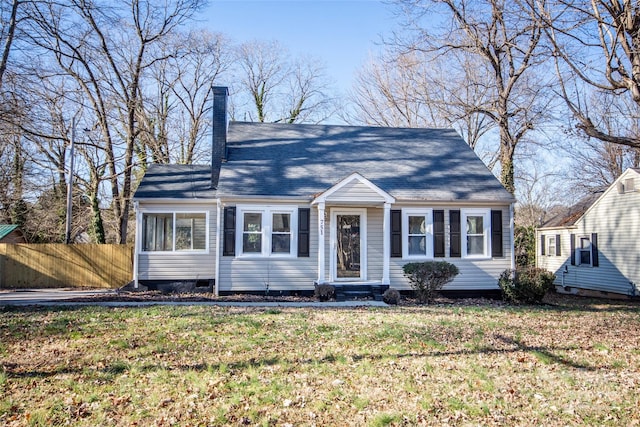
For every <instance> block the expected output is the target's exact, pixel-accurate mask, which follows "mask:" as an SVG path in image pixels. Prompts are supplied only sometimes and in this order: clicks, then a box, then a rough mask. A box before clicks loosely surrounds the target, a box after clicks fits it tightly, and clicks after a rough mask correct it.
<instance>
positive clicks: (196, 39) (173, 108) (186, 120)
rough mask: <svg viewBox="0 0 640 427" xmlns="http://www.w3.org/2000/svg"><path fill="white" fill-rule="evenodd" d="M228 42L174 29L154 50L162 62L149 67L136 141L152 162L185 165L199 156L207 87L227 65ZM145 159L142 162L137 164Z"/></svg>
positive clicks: (207, 107) (205, 131) (207, 123)
mask: <svg viewBox="0 0 640 427" xmlns="http://www.w3.org/2000/svg"><path fill="white" fill-rule="evenodd" d="M229 45H230V42H229V41H228V40H227V39H226V38H225V37H224V36H223V35H222V34H219V33H211V32H209V31H206V30H200V31H191V32H189V33H176V34H174V35H172V37H171V38H169V39H168V40H167V41H166V43H164V44H163V45H162V46H161V47H160V48H161V49H162V55H160V56H164V57H166V58H167V60H166V61H162V62H157V63H156V64H155V65H154V67H153V81H154V83H155V84H154V85H153V89H154V90H149V92H150V95H147V96H146V97H145V98H144V105H145V107H144V108H141V111H140V113H141V116H142V117H141V120H140V121H141V123H144V124H145V125H146V129H145V132H144V133H143V135H141V141H142V142H144V141H148V142H147V143H146V145H147V147H149V150H148V151H150V152H151V154H152V161H153V162H154V163H169V162H174V163H181V164H191V163H194V162H197V161H199V160H203V159H204V160H206V161H210V158H209V155H208V154H207V156H204V155H203V153H204V152H207V153H209V151H208V150H204V148H206V147H207V146H208V141H207V140H206V136H207V135H208V134H209V133H210V127H211V120H210V112H211V107H212V105H211V88H212V87H213V86H214V85H215V82H217V81H218V80H220V79H221V78H222V77H223V76H224V74H225V72H226V71H227V70H228V69H229V67H231V66H232V65H233V61H234V56H233V55H234V53H233V50H232V48H231V47H230V46H229ZM144 163H146V162H143V164H144Z"/></svg>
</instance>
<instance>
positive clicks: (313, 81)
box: [233, 41, 334, 123]
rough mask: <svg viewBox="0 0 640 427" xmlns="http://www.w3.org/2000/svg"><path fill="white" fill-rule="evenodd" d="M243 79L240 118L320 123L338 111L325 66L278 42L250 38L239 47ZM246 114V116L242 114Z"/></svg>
mask: <svg viewBox="0 0 640 427" xmlns="http://www.w3.org/2000/svg"><path fill="white" fill-rule="evenodd" d="M238 63H239V68H240V71H239V72H240V79H239V80H240V83H239V85H238V86H237V89H236V90H235V92H236V93H237V94H238V95H240V96H239V97H241V96H242V94H243V93H247V94H248V98H249V99H247V100H244V102H243V101H242V100H240V101H239V100H237V99H235V100H234V105H233V114H234V116H235V117H236V118H242V119H247V120H249V121H258V122H283V123H299V122H307V123H309V122H311V123H319V122H321V121H323V120H325V119H326V118H328V117H329V116H330V115H331V114H333V112H334V98H333V97H332V96H330V95H329V83H328V82H327V79H326V77H325V75H324V67H323V66H322V65H321V64H319V63H318V62H317V60H314V59H312V58H308V57H306V58H292V57H291V56H290V55H289V53H288V52H287V50H286V49H285V48H284V47H282V46H281V45H280V44H279V43H277V42H257V41H253V42H247V43H243V44H242V45H240V47H239V49H238ZM239 116H245V117H239Z"/></svg>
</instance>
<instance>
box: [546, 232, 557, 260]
mask: <svg viewBox="0 0 640 427" xmlns="http://www.w3.org/2000/svg"><path fill="white" fill-rule="evenodd" d="M552 241H553V246H551V242H552ZM556 244H557V242H556V236H555V234H552V235H549V236H547V256H556ZM551 248H553V251H552V250H551Z"/></svg>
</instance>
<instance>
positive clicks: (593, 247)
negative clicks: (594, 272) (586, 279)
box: [591, 233, 600, 267]
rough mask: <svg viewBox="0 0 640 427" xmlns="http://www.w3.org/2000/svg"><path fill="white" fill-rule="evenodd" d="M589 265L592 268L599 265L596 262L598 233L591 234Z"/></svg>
mask: <svg viewBox="0 0 640 427" xmlns="http://www.w3.org/2000/svg"><path fill="white" fill-rule="evenodd" d="M591 265H592V266H593V267H598V266H599V265H600V262H599V260H598V233H593V234H591Z"/></svg>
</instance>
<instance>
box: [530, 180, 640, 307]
mask: <svg viewBox="0 0 640 427" xmlns="http://www.w3.org/2000/svg"><path fill="white" fill-rule="evenodd" d="M625 174H626V175H623V176H622V177H621V180H622V182H625V183H626V179H629V178H631V177H635V179H636V180H637V179H640V175H639V174H638V173H637V172H635V171H633V170H628V171H627V172H626V173H625ZM635 187H636V188H637V185H636V186H635ZM592 233H597V235H598V242H597V248H598V254H599V255H598V266H597V267H592V266H585V265H578V264H579V254H577V253H576V265H571V258H570V253H571V250H570V235H571V234H574V236H575V249H576V251H578V250H579V247H580V237H583V236H584V237H589V238H591V235H592ZM543 234H544V235H547V234H548V235H551V234H560V235H561V238H560V244H561V251H562V256H561V257H547V256H544V257H543V256H539V254H540V249H539V247H538V251H537V254H538V257H537V259H536V265H537V266H538V267H541V268H545V269H547V270H549V271H551V272H553V273H555V275H556V281H555V284H556V286H558V287H562V286H563V285H564V287H565V288H566V290H567V292H574V291H576V289H586V290H591V291H598V292H611V293H617V294H622V295H629V294H631V293H632V292H633V291H632V289H633V285H632V284H635V285H636V286H638V287H640V238H639V236H640V192H639V191H637V190H636V191H633V192H626V191H625V192H622V193H620V192H619V191H618V189H617V186H616V185H613V186H612V187H610V188H609V189H608V190H607V191H606V192H605V193H604V194H603V196H602V197H601V198H600V199H598V200H597V201H596V203H595V204H594V205H593V206H592V207H591V208H590V209H589V210H588V211H587V212H586V214H585V215H584V216H583V217H582V218H581V219H580V220H579V221H578V222H576V224H575V225H574V226H573V227H572V228H564V229H540V230H538V231H537V235H536V241H537V242H538V243H536V244H537V245H539V242H540V235H543Z"/></svg>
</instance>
